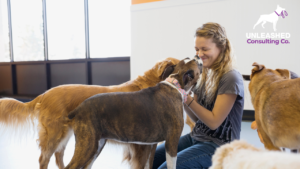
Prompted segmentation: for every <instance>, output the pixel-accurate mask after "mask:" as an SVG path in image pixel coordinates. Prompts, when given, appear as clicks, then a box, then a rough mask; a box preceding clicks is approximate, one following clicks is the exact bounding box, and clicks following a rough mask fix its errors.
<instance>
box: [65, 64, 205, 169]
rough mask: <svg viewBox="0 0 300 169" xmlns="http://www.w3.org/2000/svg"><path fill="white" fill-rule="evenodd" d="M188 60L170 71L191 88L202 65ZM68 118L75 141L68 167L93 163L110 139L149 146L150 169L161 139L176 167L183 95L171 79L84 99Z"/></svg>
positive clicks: (170, 163)
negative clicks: (138, 89)
mask: <svg viewBox="0 0 300 169" xmlns="http://www.w3.org/2000/svg"><path fill="white" fill-rule="evenodd" d="M185 62H186V61H185V60H182V61H180V62H179V63H178V64H177V65H176V66H175V67H170V68H171V69H173V70H170V72H175V73H176V74H172V75H171V76H172V77H173V78H175V79H177V80H178V82H179V84H180V86H182V88H183V89H184V90H185V91H190V90H191V88H192V87H194V86H195V85H196V83H197V80H198V79H199V75H200V69H199V67H198V62H197V61H196V60H190V61H188V62H187V63H185ZM177 72H178V73H177ZM188 89H190V90H188ZM68 117H69V119H72V128H73V130H74V134H75V140H76V145H75V153H74V156H73V158H72V160H71V162H70V163H69V165H68V166H67V167H66V169H79V168H91V166H92V164H93V162H94V160H95V159H96V158H97V157H98V155H99V154H100V152H101V150H102V149H103V147H104V145H105V143H106V140H107V139H110V140H116V141H119V142H123V143H134V144H142V145H143V144H144V145H150V146H151V147H152V150H151V153H150V154H149V157H148V161H147V165H146V166H145V168H147V169H152V165H153V164H152V163H153V158H154V154H155V150H156V145H157V143H158V142H161V141H163V140H166V144H165V146H166V159H167V166H168V168H169V169H175V168H176V159H177V147H178V142H179V138H180V136H181V132H182V129H183V125H184V124H183V96H182V94H181V93H180V92H179V90H178V89H177V88H176V87H175V86H174V84H172V83H169V82H167V81H163V82H160V83H158V84H157V85H156V86H154V87H149V88H147V89H143V90H141V91H137V92H127V93H123V92H118V93H105V94H98V95H95V96H92V97H90V98H88V99H87V100H85V101H84V102H83V103H81V104H80V105H79V106H78V107H77V108H76V109H75V110H74V111H72V112H71V113H70V114H69V116H68Z"/></svg>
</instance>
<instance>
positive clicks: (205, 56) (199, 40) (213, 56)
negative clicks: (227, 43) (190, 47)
mask: <svg viewBox="0 0 300 169" xmlns="http://www.w3.org/2000/svg"><path fill="white" fill-rule="evenodd" d="M195 50H196V55H197V56H199V58H200V59H201V60H202V62H203V67H205V68H209V69H210V68H211V66H212V65H213V63H214V62H215V60H217V58H218V56H219V54H220V49H219V48H218V47H217V45H216V44H215V43H214V42H213V40H212V38H209V39H206V38H204V37H197V36H196V37H195Z"/></svg>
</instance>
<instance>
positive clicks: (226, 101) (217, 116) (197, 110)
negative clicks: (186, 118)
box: [186, 94, 237, 130]
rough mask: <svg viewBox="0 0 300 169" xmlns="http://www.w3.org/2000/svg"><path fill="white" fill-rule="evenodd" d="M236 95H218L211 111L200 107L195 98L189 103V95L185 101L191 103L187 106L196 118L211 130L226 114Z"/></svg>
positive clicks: (219, 123) (216, 126) (218, 124)
mask: <svg viewBox="0 0 300 169" xmlns="http://www.w3.org/2000/svg"><path fill="white" fill-rule="evenodd" d="M236 97H237V95H236V94H221V95H218V96H217V99H216V102H215V105H214V108H213V110H212V111H209V110H207V109H206V108H204V107H202V106H201V105H199V104H198V103H197V102H196V101H195V100H194V101H193V102H192V103H191V101H192V99H193V98H192V97H191V96H188V98H187V101H186V103H187V104H189V103H191V104H190V106H189V108H190V109H191V110H192V111H191V112H193V113H194V115H195V116H196V117H197V118H198V119H200V120H201V121H202V122H203V123H204V124H206V125H207V126H208V127H209V128H210V129H211V130H215V129H217V128H218V127H219V126H220V125H221V124H222V122H223V121H224V120H225V118H226V117H227V116H228V114H229V112H230V110H231V109H232V106H233V104H234V102H235V99H236ZM191 118H192V117H191ZM192 119H193V118H192ZM193 120H194V119H193Z"/></svg>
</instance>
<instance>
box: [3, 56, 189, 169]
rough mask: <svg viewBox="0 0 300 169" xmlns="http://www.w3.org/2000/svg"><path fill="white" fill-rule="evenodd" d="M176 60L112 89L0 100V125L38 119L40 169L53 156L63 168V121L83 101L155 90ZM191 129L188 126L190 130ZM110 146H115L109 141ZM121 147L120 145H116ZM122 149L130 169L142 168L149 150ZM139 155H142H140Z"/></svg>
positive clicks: (61, 90)
mask: <svg viewBox="0 0 300 169" xmlns="http://www.w3.org/2000/svg"><path fill="white" fill-rule="evenodd" d="M178 62H179V60H178V59H174V58H167V59H165V60H163V61H161V62H158V63H156V64H155V66H154V67H153V68H152V69H150V70H148V71H146V72H145V74H144V75H143V76H139V77H138V78H137V79H135V80H132V81H129V82H126V83H123V84H121V85H115V86H107V87H105V86H96V85H61V86H58V87H55V88H52V89H50V90H48V91H47V92H45V93H44V94H41V95H39V96H38V97H37V98H35V99H34V100H33V101H31V102H28V103H22V102H19V101H17V100H15V99H0V123H2V124H4V125H6V126H9V127H24V126H27V125H30V122H31V120H33V119H35V118H37V119H38V127H39V139H38V141H39V147H40V148H41V156H40V159H39V162H40V169H46V168H47V166H48V163H49V160H50V157H51V156H52V155H53V153H55V157H56V164H57V165H58V167H59V168H60V169H62V168H64V163H63V155H64V150H65V147H66V145H67V143H68V140H69V138H70V137H71V136H72V134H73V133H72V130H70V124H69V123H67V122H66V121H65V120H64V119H65V117H67V116H68V114H69V112H71V111H72V110H74V109H75V108H76V107H77V106H78V105H79V104H80V103H82V102H83V101H84V100H85V99H87V98H89V97H91V96H93V95H96V94H99V93H110V92H131V91H138V90H141V89H144V88H148V87H151V86H155V85H156V84H157V83H158V82H160V81H161V80H163V79H162V75H163V73H164V71H165V69H166V68H167V67H169V66H172V65H176V64H177V63H178ZM191 127H192V126H191ZM109 142H110V143H116V142H114V141H109ZM117 144H122V143H117ZM122 145H124V147H125V152H124V160H128V161H129V163H130V165H131V168H143V167H144V166H145V164H146V161H147V158H148V156H147V152H148V155H149V153H150V150H151V146H148V145H136V144H122ZM141 152H143V153H141Z"/></svg>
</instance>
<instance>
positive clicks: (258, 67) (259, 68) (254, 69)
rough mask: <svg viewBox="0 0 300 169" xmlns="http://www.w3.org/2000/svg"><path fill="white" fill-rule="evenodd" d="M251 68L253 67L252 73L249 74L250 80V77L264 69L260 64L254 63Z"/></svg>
mask: <svg viewBox="0 0 300 169" xmlns="http://www.w3.org/2000/svg"><path fill="white" fill-rule="evenodd" d="M252 66H255V67H254V68H253V69H252V72H251V75H250V79H252V76H253V75H254V74H255V73H256V72H259V71H261V70H263V69H264V68H265V66H264V65H260V64H258V63H256V62H254V63H253V64H252Z"/></svg>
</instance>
